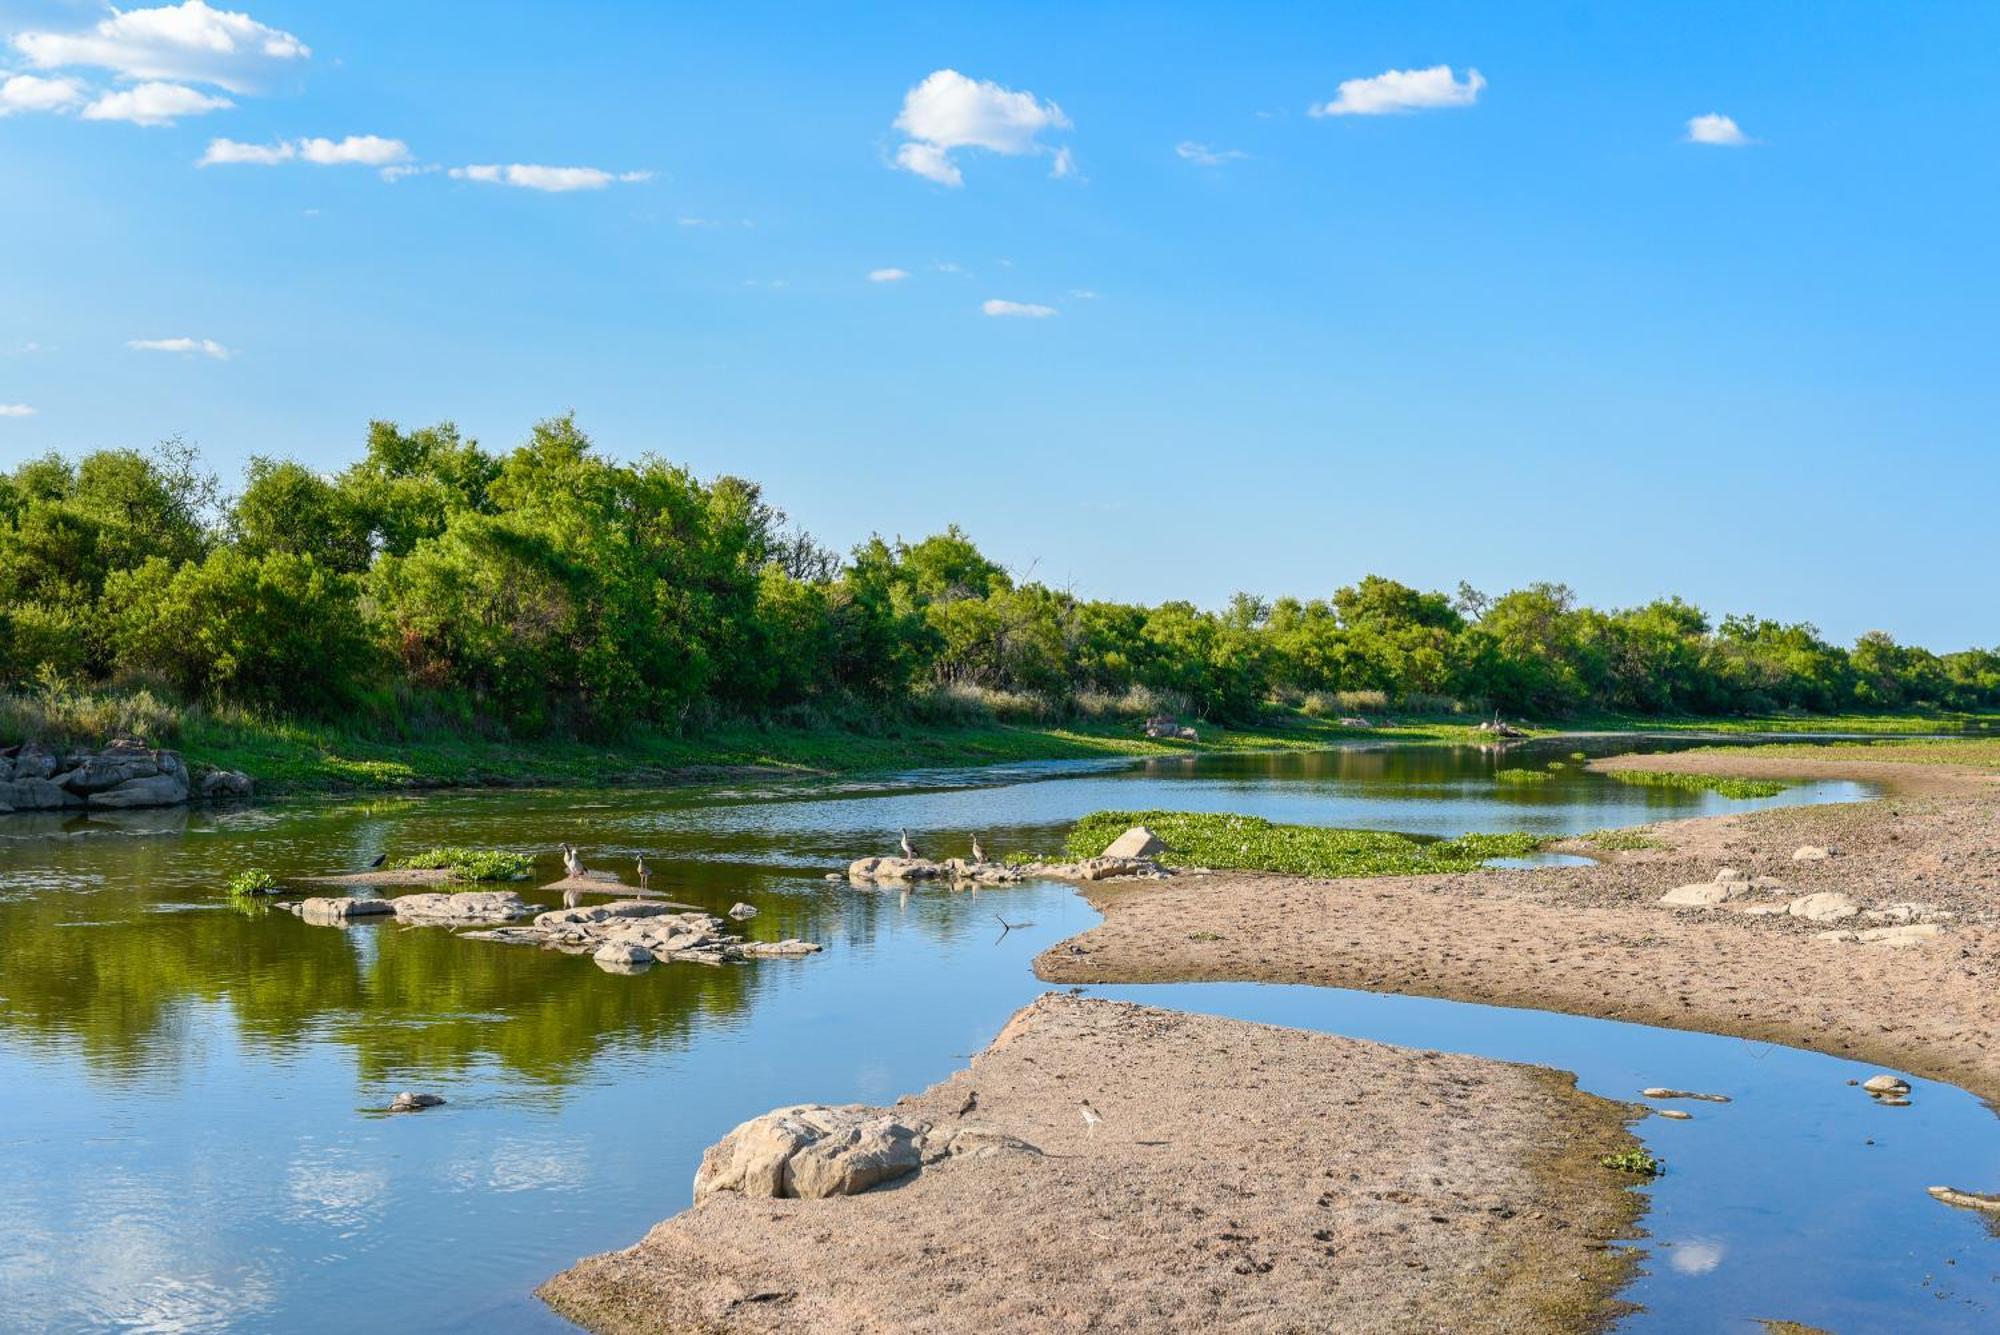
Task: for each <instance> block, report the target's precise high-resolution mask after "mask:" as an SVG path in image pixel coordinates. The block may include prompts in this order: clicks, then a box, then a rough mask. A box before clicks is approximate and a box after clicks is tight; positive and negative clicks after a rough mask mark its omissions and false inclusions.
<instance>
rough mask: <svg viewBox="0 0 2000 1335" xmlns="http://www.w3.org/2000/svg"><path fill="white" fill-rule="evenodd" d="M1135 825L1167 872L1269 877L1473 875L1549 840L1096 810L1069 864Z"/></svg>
mask: <svg viewBox="0 0 2000 1335" xmlns="http://www.w3.org/2000/svg"><path fill="white" fill-rule="evenodd" d="M1134 825H1144V826H1146V827H1147V828H1148V829H1150V830H1152V832H1153V833H1154V834H1156V835H1158V836H1159V838H1160V840H1161V842H1163V843H1165V844H1166V846H1167V848H1168V852H1167V853H1166V854H1165V855H1164V856H1163V857H1162V858H1161V859H1160V860H1161V862H1162V863H1164V864H1166V865H1168V866H1179V867H1210V868H1214V869H1216V870H1218V871H1224V870H1227V871H1269V872H1280V873H1284V874H1286V875H1291V876H1323V877H1346V876H1418V875H1423V874H1425V873H1432V872H1457V871H1472V870H1476V869H1477V868H1479V867H1480V866H1482V865H1483V864H1484V863H1485V862H1486V861H1487V860H1488V859H1490V858H1498V857H1523V856H1526V855H1527V854H1529V853H1533V852H1536V851H1538V850H1539V849H1541V848H1542V847H1543V846H1544V845H1545V844H1546V843H1547V842H1548V841H1547V840H1546V839H1544V838H1543V837H1542V836H1540V835H1533V834H1472V835H1465V836H1462V837H1460V838H1458V839H1448V840H1423V839H1413V838H1411V837H1410V836H1408V835H1402V834H1391V833H1388V832H1385V831H1377V830H1335V829H1326V828H1322V827H1320V826H1313V825H1277V824H1273V823H1272V822H1270V821H1267V820H1263V819H1260V818H1258V817H1255V816H1234V815H1215V814H1210V813H1206V812H1190V811H1098V812H1093V813H1092V814H1090V815H1088V816H1085V817H1084V818H1083V819H1082V820H1080V821H1078V822H1077V823H1076V825H1075V827H1074V828H1072V829H1071V830H1070V833H1069V837H1068V839H1067V841H1066V843H1065V845H1064V848H1065V852H1066V853H1067V854H1068V855H1069V856H1070V857H1072V858H1092V857H1096V856H1098V855H1099V854H1101V853H1103V852H1104V850H1105V849H1106V848H1107V847H1109V846H1110V844H1111V841H1112V840H1114V839H1116V838H1117V837H1118V836H1119V835H1121V834H1123V833H1124V832H1125V831H1126V830H1128V829H1130V828H1131V827H1132V826H1134Z"/></svg>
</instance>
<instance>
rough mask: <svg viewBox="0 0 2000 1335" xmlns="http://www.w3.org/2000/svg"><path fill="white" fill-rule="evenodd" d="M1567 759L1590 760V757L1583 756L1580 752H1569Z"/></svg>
mask: <svg viewBox="0 0 2000 1335" xmlns="http://www.w3.org/2000/svg"><path fill="white" fill-rule="evenodd" d="M1569 758H1570V759H1571V760H1588V759H1590V757H1589V756H1587V755H1585V754H1584V753H1583V752H1581V751H1572V752H1570V753H1569Z"/></svg>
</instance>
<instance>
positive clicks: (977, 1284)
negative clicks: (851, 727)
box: [541, 994, 1639, 1332]
mask: <svg viewBox="0 0 2000 1335" xmlns="http://www.w3.org/2000/svg"><path fill="white" fill-rule="evenodd" d="M973 1091H976V1092H977V1095H978V1099H977V1106H976V1108H975V1110H974V1111H973V1112H972V1113H971V1114H968V1115H966V1116H964V1117H963V1118H961V1117H960V1115H959V1112H958V1110H959V1109H960V1108H961V1106H962V1105H963V1104H964V1103H965V1100H966V1096H967V1094H968V1093H970V1092H973ZM1085 1097H1087V1098H1088V1099H1089V1100H1090V1101H1091V1103H1092V1104H1093V1105H1094V1106H1095V1107H1096V1108H1098V1109H1099V1110H1101V1112H1102V1114H1103V1117H1104V1122H1103V1125H1102V1126H1100V1127H1099V1128H1097V1129H1096V1130H1095V1131H1094V1132H1093V1131H1089V1130H1087V1129H1086V1127H1085V1125H1084V1123H1083V1120H1082V1117H1081V1114H1080V1111H1079V1106H1078V1100H1079V1099H1080V1098H1085ZM897 1108H898V1110H899V1113H900V1114H901V1115H903V1116H905V1117H911V1118H921V1119H924V1120H928V1121H930V1122H933V1123H935V1124H939V1125H951V1124H955V1123H957V1122H960V1121H963V1122H965V1123H968V1124H975V1123H976V1124H978V1125H981V1126H985V1127H990V1128H992V1129H995V1130H998V1131H1002V1132H1005V1133H1007V1134H1010V1135H1014V1136H1018V1137H1021V1138H1023V1139H1025V1140H1027V1141H1029V1142H1031V1143H1032V1144H1034V1145H1035V1146H1038V1147H1039V1148H1040V1149H1041V1150H1042V1151H1043V1154H1042V1155H1041V1156H1039V1157H1025V1158H1024V1157H1008V1158H999V1159H985V1160H972V1159H949V1160H945V1161H942V1162H939V1163H936V1164H932V1165H930V1166H927V1167H925V1168H924V1169H923V1170H921V1172H919V1173H918V1174H916V1175H915V1176H913V1177H908V1178H905V1179H902V1180H901V1181H900V1182H898V1183H894V1184H890V1185H888V1186H885V1187H879V1188H877V1189H875V1190H874V1191H871V1192H867V1193H865V1194H863V1195H860V1196H854V1197H845V1198H835V1199H831V1200H810V1201H799V1200H773V1199H768V1198H763V1199H745V1198H743V1197H740V1196H737V1195H735V1194H733V1193H732V1194H723V1195H716V1196H711V1197H710V1198H708V1199H707V1200H705V1201H704V1202H703V1203H702V1204H700V1205H699V1206H696V1207H695V1208H693V1209H691V1210H689V1211H687V1212H685V1213H683V1214H681V1215H678V1216H676V1217H675V1218H673V1219H670V1220H668V1221H667V1222H665V1223H663V1224H661V1225H659V1226H658V1227H656V1228H654V1229H653V1231H652V1232H651V1233H650V1234H648V1235H647V1237H646V1239H645V1240H644V1241H643V1242H641V1243H640V1244H639V1245H638V1246H636V1247H633V1248H630V1249H627V1250H625V1251H621V1252H613V1253H609V1254H607V1255H604V1256H598V1257H592V1258H589V1259H587V1260H585V1261H582V1262H580V1263H578V1265H577V1266H575V1267H574V1268H573V1269H571V1270H568V1271H566V1272H565V1273H563V1274H562V1275H559V1276H557V1277H556V1278H555V1279H553V1280H551V1281H550V1282H549V1283H548V1284H547V1285H545V1286H544V1287H543V1289H542V1290H541V1294H542V1296H543V1297H544V1298H545V1299H547V1300H548V1302H549V1303H550V1304H551V1305H552V1306H553V1307H554V1308H555V1309H556V1310H557V1311H558V1312H561V1313H562V1314H564V1315H565V1316H568V1317H570V1318H572V1319H573V1320H576V1321H578V1322H580V1323H581V1324H583V1325H584V1326H586V1327H588V1328H590V1329H592V1330H598V1331H642V1330H644V1331H654V1330H703V1331H778V1330H812V1331H940V1332H943V1331H952V1332H958V1331H967V1330H987V1331H1051V1330H1071V1329H1075V1330H1084V1329H1091V1330H1097V1329H1107V1330H1108V1329H1120V1330H1149V1331H1166V1330H1196V1329H1201V1330H1234V1331H1355V1332H1361V1331H1369V1332H1373V1331H1447V1330H1448V1331H1466V1332H1477V1331H1495V1332H1497V1331H1539V1330H1550V1331H1555V1330H1565V1331H1567V1330H1578V1329H1587V1328H1590V1327H1591V1326H1593V1325H1595V1324H1598V1323H1599V1322H1600V1321H1601V1320H1603V1319H1606V1318H1608V1317H1609V1316H1610V1315H1612V1314H1613V1313H1614V1311H1615V1304H1614V1301H1613V1299H1612V1298H1611V1297H1610V1294H1611V1292H1612V1290H1613V1289H1614V1288H1615V1286H1616V1284H1617V1283H1618V1282H1619V1281H1620V1280H1621V1279H1622V1277H1623V1275H1624V1273H1625V1266H1626V1265H1627V1261H1626V1259H1625V1257H1624V1254H1623V1252H1622V1249H1609V1248H1608V1247H1607V1241H1608V1240H1609V1239H1611V1238H1613V1237H1615V1236H1618V1235H1619V1234H1620V1233H1621V1232H1622V1231H1623V1230H1624V1229H1625V1228H1626V1227H1627V1225H1628V1224H1629V1220H1630V1218H1631V1216H1632V1214H1633V1212H1634V1211H1635V1210H1636V1209H1637V1205H1638V1199H1639V1198H1638V1197H1637V1196H1635V1195H1634V1194H1633V1193H1631V1192H1629V1191H1627V1190H1625V1187H1624V1183H1625V1182H1626V1181H1627V1180H1628V1179H1625V1178H1623V1177H1621V1176H1620V1175H1618V1174H1615V1173H1613V1172H1612V1171H1611V1170H1608V1169H1606V1168H1604V1167H1603V1166H1602V1165H1601V1164H1600V1163H1599V1162H1598V1161H1599V1159H1600V1158H1601V1157H1602V1156H1603V1155H1604V1154H1606V1153H1610V1152H1613V1151H1615V1150H1617V1149H1620V1148H1623V1147H1625V1146H1626V1145H1628V1144H1630V1143H1631V1142H1630V1140H1629V1137H1628V1136H1627V1135H1626V1133H1625V1131H1624V1130H1623V1121H1624V1119H1625V1118H1626V1117H1627V1116H1628V1115H1629V1114H1630V1113H1631V1112H1632V1111H1633V1110H1632V1109H1630V1108H1627V1107H1624V1106H1622V1105H1617V1104H1612V1103H1608V1102H1606V1101H1604V1100H1602V1099H1598V1098H1595V1097H1593V1096H1590V1095H1586V1094H1581V1093H1579V1092H1578V1091H1577V1090H1576V1089H1575V1087H1574V1084H1573V1081H1572V1079H1571V1078H1570V1077H1568V1076H1566V1075H1562V1074H1559V1073H1557V1072H1553V1071H1547V1070H1543V1069H1540V1068H1535V1067H1528V1066H1516V1065H1510V1064H1506V1063H1501V1062H1493V1061H1487V1060H1483V1059H1479V1058H1473V1057H1462V1056H1447V1055H1444V1054H1440V1053H1434V1052H1420V1051H1415V1050H1410V1049H1403V1048H1394V1047H1388V1046H1385V1045H1382V1044H1376V1043H1364V1042H1360V1041H1357V1040H1353V1039H1345V1038H1339V1037H1335V1036H1331V1035H1326V1034H1315V1033H1307V1032H1304V1031H1299V1030H1287V1029H1277V1028H1272V1027H1269V1026H1263V1025H1252V1024H1245V1023H1242V1022H1240V1021H1234V1020H1223V1019H1216V1018H1212V1017H1205V1016H1196V1015H1186V1014H1180V1013H1176V1012H1171V1011H1163V1010H1157V1009H1153V1008H1150V1007H1141V1006H1133V1005H1129V1004H1125V1003H1119V1002H1109V1001H1100V1000H1089V999H1082V998H1076V997H1071V996H1067V995H1063V994H1057V995H1052V996H1049V997H1045V998H1043V999H1042V1000H1040V1001H1038V1002H1036V1003H1035V1004H1033V1005H1032V1006H1030V1007H1028V1008H1027V1009H1026V1010H1024V1011H1022V1012H1021V1013H1020V1014H1019V1015H1017V1016H1016V1017H1015V1018H1014V1020H1013V1021H1012V1022H1010V1024H1009V1025H1008V1026H1007V1028H1006V1030H1005V1031H1004V1032H1003V1033H1002V1034H1001V1036H1000V1037H999V1038H998V1039H996V1040H995V1041H994V1043H993V1044H992V1045H991V1046H990V1047H989V1048H988V1049H987V1050H986V1051H985V1052H983V1053H981V1054H980V1055H978V1056H977V1057H976V1058H974V1060H973V1063H972V1065H971V1067H970V1069H968V1070H965V1071H961V1072H959V1073H958V1074H957V1075H955V1076H953V1077H952V1078H951V1079H950V1080H948V1081H946V1082H945V1083H943V1084H941V1085H938V1086H935V1087H933V1088H932V1089H930V1090H928V1091H926V1092H925V1093H923V1094H921V1095H917V1096H915V1097H912V1098H906V1099H904V1100H902V1101H901V1102H899V1104H898V1105H897ZM683 1191H684V1188H683V1187H682V1186H681V1184H678V1183H675V1184H663V1187H662V1195H663V1197H665V1196H679V1195H681V1194H682V1192H683Z"/></svg>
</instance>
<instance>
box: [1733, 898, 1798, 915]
mask: <svg viewBox="0 0 2000 1335" xmlns="http://www.w3.org/2000/svg"><path fill="white" fill-rule="evenodd" d="M1791 911H1792V906H1791V905H1790V904H1789V903H1783V902H1780V903H1776V904H1738V905H1737V906H1736V908H1735V912H1737V913H1746V914H1748V915H1750V916H1751V917H1753V918H1770V917H1776V916H1778V915H1779V914H1785V913H1790V912H1791Z"/></svg>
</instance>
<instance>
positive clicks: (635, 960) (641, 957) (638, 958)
mask: <svg viewBox="0 0 2000 1335" xmlns="http://www.w3.org/2000/svg"><path fill="white" fill-rule="evenodd" d="M591 958H592V959H593V960H596V961H597V962H598V963H599V964H651V963H652V962H653V952H652V951H650V950H648V949H646V948H645V947H644V946H641V945H635V944H633V943H631V942H627V941H609V942H606V943H605V944H604V945H601V946H599V947H598V948H597V950H596V951H595V952H594V953H593V954H592V955H591Z"/></svg>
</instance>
